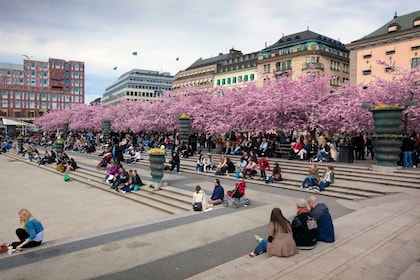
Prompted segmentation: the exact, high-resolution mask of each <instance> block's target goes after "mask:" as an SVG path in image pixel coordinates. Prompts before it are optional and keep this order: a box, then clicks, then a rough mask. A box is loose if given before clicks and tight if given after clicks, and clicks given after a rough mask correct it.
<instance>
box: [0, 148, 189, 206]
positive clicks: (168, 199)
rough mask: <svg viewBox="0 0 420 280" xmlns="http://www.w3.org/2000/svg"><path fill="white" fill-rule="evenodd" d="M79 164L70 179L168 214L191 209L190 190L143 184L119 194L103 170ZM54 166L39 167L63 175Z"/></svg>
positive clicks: (9, 154)
mask: <svg viewBox="0 0 420 280" xmlns="http://www.w3.org/2000/svg"><path fill="white" fill-rule="evenodd" d="M4 155H6V156H8V157H10V158H11V159H13V160H21V161H25V162H26V163H27V164H31V165H37V163H35V162H30V161H28V160H26V159H24V158H23V157H21V156H19V155H16V154H13V153H6V154H4ZM80 166H81V167H82V168H80V169H78V170H77V171H76V172H72V173H70V176H71V179H72V180H77V181H80V182H83V183H85V184H87V185H89V186H91V187H95V188H97V189H99V190H103V191H106V192H109V193H111V194H114V195H119V196H124V197H125V198H127V199H130V200H132V201H135V202H138V203H141V204H144V205H147V206H150V207H152V208H155V209H156V210H159V211H163V212H166V213H168V214H177V213H182V212H185V211H190V210H191V192H188V191H185V190H182V189H177V188H173V187H170V186H163V187H162V188H161V189H160V190H158V191H157V190H156V189H154V188H150V187H148V186H143V187H141V188H140V190H139V191H136V192H130V193H128V194H120V193H119V192H116V191H115V190H113V189H111V188H110V184H107V183H106V182H105V180H104V174H103V171H100V170H94V169H88V168H85V167H84V166H83V163H82V162H81V164H80ZM55 167H56V165H55V164H51V165H49V164H46V165H45V166H43V167H40V168H43V169H44V170H48V171H50V172H53V173H55V174H57V175H59V176H63V174H62V173H59V172H58V171H57V170H56V169H55Z"/></svg>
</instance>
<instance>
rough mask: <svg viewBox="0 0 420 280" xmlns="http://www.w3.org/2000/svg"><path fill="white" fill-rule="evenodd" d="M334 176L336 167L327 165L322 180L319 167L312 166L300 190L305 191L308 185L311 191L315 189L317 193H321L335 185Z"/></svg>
mask: <svg viewBox="0 0 420 280" xmlns="http://www.w3.org/2000/svg"><path fill="white" fill-rule="evenodd" d="M334 176H335V173H334V166H331V165H327V166H326V167H325V172H324V176H323V177H322V179H320V176H319V170H318V167H317V166H316V165H315V164H311V166H310V167H309V172H308V176H306V177H305V179H304V180H303V181H302V184H301V185H300V188H301V189H303V188H305V187H306V185H308V188H309V190H312V189H314V190H315V191H317V192H321V191H323V190H324V189H325V188H326V187H328V186H329V185H331V184H332V183H334Z"/></svg>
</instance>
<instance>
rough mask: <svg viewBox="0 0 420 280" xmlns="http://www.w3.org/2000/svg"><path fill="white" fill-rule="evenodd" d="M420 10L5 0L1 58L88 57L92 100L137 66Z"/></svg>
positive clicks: (242, 2) (177, 0) (176, 65)
mask: <svg viewBox="0 0 420 280" xmlns="http://www.w3.org/2000/svg"><path fill="white" fill-rule="evenodd" d="M417 10H420V1H418V0H398V1H389V0H387V1H384V0H314V1H307V0H293V1H290V0H289V1H284V0H252V1H251V0H117V1H111V0H15V1H1V3H0V42H1V43H0V62H5V63H19V64H22V63H23V58H24V57H23V56H22V55H23V54H25V55H28V56H31V57H32V59H35V60H41V61H47V60H48V58H50V57H51V58H59V59H65V60H76V61H83V62H85V79H86V87H85V92H86V103H88V102H90V101H92V100H93V99H95V98H97V97H102V94H103V93H104V91H105V88H106V87H107V86H109V85H110V84H111V83H112V82H114V81H115V80H116V79H117V78H118V76H120V75H121V74H123V73H125V72H126V71H129V70H131V69H133V68H140V69H148V70H156V71H163V72H170V73H171V74H172V75H175V74H176V73H177V72H178V71H180V70H183V69H185V68H187V67H188V66H190V65H191V64H192V63H193V62H195V61H196V60H197V59H198V58H200V57H202V58H208V57H211V56H215V55H217V54H218V53H221V52H222V53H226V52H228V50H229V49H230V48H232V47H233V48H235V49H238V50H241V51H242V52H243V53H250V52H254V51H258V50H261V49H262V48H264V46H265V44H266V43H267V44H268V45H270V44H272V43H274V42H276V41H277V40H278V39H279V38H280V37H282V35H283V34H284V35H288V34H293V33H297V32H301V31H304V30H306V29H307V28H309V29H310V30H312V31H314V32H316V33H320V34H322V35H325V36H328V37H331V38H333V39H337V40H340V41H341V42H342V43H345V44H347V43H350V42H352V41H355V40H357V39H360V38H361V37H363V36H365V35H367V34H369V33H371V32H373V31H375V30H376V29H378V28H379V27H381V26H382V25H384V24H385V23H387V22H388V21H390V20H391V19H392V18H393V16H394V13H395V12H397V14H398V15H404V14H408V13H411V12H414V11H417ZM134 51H137V52H138V55H137V56H133V55H132V52H134ZM177 57H179V60H178V61H177V60H176V58H177ZM115 66H117V70H113V68H114V67H115Z"/></svg>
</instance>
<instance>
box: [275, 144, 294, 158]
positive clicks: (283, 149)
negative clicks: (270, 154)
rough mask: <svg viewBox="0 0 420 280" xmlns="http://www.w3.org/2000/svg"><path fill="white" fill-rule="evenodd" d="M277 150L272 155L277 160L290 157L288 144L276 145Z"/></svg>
mask: <svg viewBox="0 0 420 280" xmlns="http://www.w3.org/2000/svg"><path fill="white" fill-rule="evenodd" d="M277 148H278V149H277V150H275V151H274V154H275V155H276V157H277V158H282V157H285V158H288V157H289V155H290V149H291V148H290V144H287V143H284V144H279V145H277Z"/></svg>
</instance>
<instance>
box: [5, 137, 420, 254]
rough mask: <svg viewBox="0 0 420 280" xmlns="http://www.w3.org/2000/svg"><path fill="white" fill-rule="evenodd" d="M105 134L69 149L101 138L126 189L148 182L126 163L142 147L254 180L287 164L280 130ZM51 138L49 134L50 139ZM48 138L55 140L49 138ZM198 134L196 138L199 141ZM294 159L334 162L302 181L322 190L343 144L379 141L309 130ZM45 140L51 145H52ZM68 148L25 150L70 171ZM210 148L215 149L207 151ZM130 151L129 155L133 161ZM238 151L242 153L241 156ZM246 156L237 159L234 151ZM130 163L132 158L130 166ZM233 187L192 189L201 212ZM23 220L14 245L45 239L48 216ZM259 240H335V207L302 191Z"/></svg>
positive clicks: (414, 154) (413, 153)
mask: <svg viewBox="0 0 420 280" xmlns="http://www.w3.org/2000/svg"><path fill="white" fill-rule="evenodd" d="M98 137H99V138H100V136H98V135H96V136H95V135H92V134H80V135H69V136H68V137H67V140H66V146H65V151H66V150H69V151H70V150H71V151H78V152H86V153H92V152H94V151H96V149H97V147H98V146H99V145H103V150H104V153H106V152H107V153H109V154H110V155H111V158H112V161H110V164H111V166H110V167H109V168H107V171H106V175H105V178H104V180H105V181H106V182H107V183H109V184H110V185H111V186H110V188H111V189H114V190H116V191H117V192H119V193H123V194H125V193H129V192H131V191H135V190H138V189H140V188H141V187H142V186H143V185H144V184H143V182H142V179H141V177H140V176H139V174H138V173H137V170H136V169H132V168H130V169H126V168H125V167H124V165H125V163H127V164H130V163H134V162H138V161H140V160H141V159H142V152H144V151H145V150H146V149H147V148H153V147H163V148H164V149H165V150H169V151H170V158H171V160H170V171H175V172H177V173H180V172H181V171H180V168H181V159H186V158H189V157H192V156H195V155H198V156H197V161H196V163H195V170H196V172H204V173H205V172H214V173H215V174H216V175H219V176H221V175H225V174H232V176H233V175H234V176H235V178H236V179H237V180H246V179H252V178H254V177H256V176H258V177H259V178H260V179H261V180H263V181H265V182H266V183H267V184H270V183H274V182H280V181H282V180H283V177H282V173H281V167H280V165H279V163H278V162H274V166H270V160H269V159H270V158H271V157H274V155H275V153H274V152H275V151H276V149H277V146H276V145H277V144H278V143H279V141H278V139H276V137H273V136H270V135H262V134H261V135H259V136H257V137H248V136H247V137H245V136H244V135H243V134H242V133H238V134H236V133H233V132H230V133H229V134H228V135H225V136H223V137H220V138H217V139H214V138H213V136H212V135H210V134H198V135H196V136H195V137H193V138H191V139H190V142H189V143H184V142H180V143H179V144H175V141H174V138H173V137H172V136H171V135H164V134H156V135H149V134H142V135H137V136H135V135H131V134H121V135H119V136H115V135H114V136H113V137H111V138H110V139H109V141H108V142H107V143H101V141H99V140H98ZM46 139H47V138H46ZM46 139H45V142H46V143H49V142H50V141H49V140H48V141H47V140H46ZM191 141H193V142H191ZM289 144H290V156H289V159H298V160H307V161H312V162H328V164H327V165H326V166H325V171H324V173H323V175H322V176H321V175H320V174H319V169H318V166H317V165H316V164H311V165H310V166H309V168H308V174H307V176H305V178H304V179H303V181H302V183H301V185H300V187H301V188H302V189H303V188H308V189H311V190H315V191H317V192H322V191H324V190H325V189H326V188H328V186H330V185H331V184H333V183H334V177H335V173H334V166H333V165H332V164H330V162H332V161H335V160H336V159H337V146H338V145H352V146H354V147H355V149H354V152H355V158H356V159H359V160H364V159H366V157H368V156H370V157H371V158H372V159H373V158H374V152H373V145H372V140H371V139H370V138H369V137H367V136H366V135H364V134H359V135H357V136H355V137H353V138H351V139H349V141H348V142H346V140H345V139H334V138H328V137H327V136H325V135H320V137H319V138H318V139H314V138H312V137H311V136H310V135H309V134H308V135H303V136H301V137H299V138H298V139H295V140H291V141H290V143H289ZM419 144H420V137H419V135H418V134H417V135H416V134H413V135H410V136H407V137H405V138H404V139H403V141H402V147H401V151H402V153H401V160H400V161H401V162H400V164H401V165H402V166H403V167H405V168H415V167H416V166H417V164H418V159H419V154H418V153H419ZM48 145H49V144H45V146H44V147H49V146H48ZM12 149H15V150H16V149H17V147H16V144H14V143H13V142H12V141H4V142H3V143H2V146H1V153H4V152H7V151H9V150H12ZM65 151H63V152H61V153H59V154H58V155H57V154H56V153H55V152H54V150H53V149H46V150H45V152H44V153H42V154H40V153H39V151H38V149H37V148H36V145H34V144H29V145H27V146H26V147H25V148H23V149H21V150H20V151H19V153H20V154H21V155H22V156H25V157H28V160H30V161H37V162H38V165H39V166H43V165H46V164H56V169H57V171H59V172H62V173H64V174H69V173H71V172H73V171H75V170H77V169H78V168H79V166H78V165H77V163H76V161H75V160H74V158H71V157H69V156H68V155H67V154H66V152H65ZM206 152H207V153H206ZM212 152H213V153H214V152H216V153H220V154H221V156H220V160H219V162H214V159H213V155H214V154H213V155H212ZM124 154H126V155H128V159H127V160H125V158H127V156H126V157H124ZM233 155H236V157H234V156H233ZM238 156H239V159H238V160H235V161H232V158H235V159H237V158H238ZM123 164H124V165H123ZM224 198H225V190H224V187H223V186H222V185H221V182H220V180H219V179H218V178H216V179H215V180H214V189H213V191H212V194H211V195H210V196H208V197H207V196H206V193H205V191H204V190H203V189H202V188H201V186H200V185H197V186H196V188H195V192H194V193H193V195H192V207H193V209H194V210H197V211H209V210H211V209H213V207H214V205H218V204H222V203H223V201H224ZM19 219H20V222H21V227H20V228H18V229H17V230H16V235H17V237H18V239H19V241H16V242H12V243H10V246H11V247H12V248H13V249H14V250H16V251H19V250H21V249H22V248H29V247H34V246H39V245H40V244H41V243H42V240H43V236H44V227H43V225H42V223H41V222H40V221H39V220H38V219H36V218H35V217H33V215H32V214H31V213H30V212H29V211H28V210H27V209H22V210H21V211H19ZM255 239H256V240H257V241H258V244H257V246H256V247H255V249H254V250H253V251H252V252H251V253H249V255H250V256H251V257H255V256H257V255H259V254H262V253H265V252H268V254H269V255H271V256H285V257H287V256H293V255H295V254H297V252H298V249H301V250H310V249H313V248H314V247H315V246H316V244H317V242H318V241H322V242H327V243H331V242H334V241H335V236H334V226H333V222H332V218H331V215H330V213H329V209H328V207H327V206H326V205H325V204H323V203H318V202H317V199H316V197H315V196H310V197H309V198H308V199H303V198H300V199H298V201H297V203H296V215H295V217H294V218H293V219H292V220H291V221H289V220H288V219H287V218H286V217H285V216H284V215H283V213H282V211H281V209H280V208H278V207H275V208H273V209H272V211H271V215H270V219H269V225H268V235H267V238H261V237H259V236H255Z"/></svg>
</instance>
